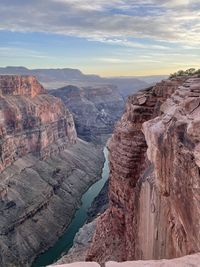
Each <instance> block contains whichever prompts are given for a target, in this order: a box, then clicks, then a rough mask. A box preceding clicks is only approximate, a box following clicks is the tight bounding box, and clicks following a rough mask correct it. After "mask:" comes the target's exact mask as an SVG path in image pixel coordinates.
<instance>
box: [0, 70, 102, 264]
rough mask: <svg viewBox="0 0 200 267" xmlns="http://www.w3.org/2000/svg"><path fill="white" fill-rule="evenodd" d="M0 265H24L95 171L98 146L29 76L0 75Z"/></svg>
mask: <svg viewBox="0 0 200 267" xmlns="http://www.w3.org/2000/svg"><path fill="white" fill-rule="evenodd" d="M0 115H1V120H0V156H1V160H0V170H1V173H0V266H6V267H7V266H8V267H10V266H30V263H31V262H32V260H33V259H34V257H35V256H36V255H38V254H39V253H41V252H42V251H43V250H45V249H46V248H47V247H49V246H50V245H52V244H53V243H54V242H55V241H56V240H57V238H58V237H59V236H60V235H61V234H62V232H63V230H64V229H65V228H66V226H67V225H68V224H69V223H70V221H71V218H72V216H73V214H74V211H75V210H76V208H77V206H78V205H79V204H80V199H81V195H82V194H83V192H84V191H85V190H86V189H87V188H88V187H89V186H90V185H91V184H92V183H93V182H94V181H96V180H97V179H99V178H100V176H101V169H102V166H103V162H104V158H103V153H102V150H101V149H100V148H99V147H97V146H94V145H92V144H88V143H87V142H85V141H82V140H80V139H78V138H77V134H76V130H75V127H74V121H73V117H72V115H71V113H70V112H69V111H68V110H67V109H66V107H65V105H64V104H63V102H62V101H61V100H60V99H59V98H56V97H54V96H51V95H48V94H47V93H46V91H45V90H44V88H43V87H42V86H41V85H40V84H39V83H38V82H37V80H36V79H35V78H34V77H32V76H12V75H11V76H9V75H2V76H0Z"/></svg>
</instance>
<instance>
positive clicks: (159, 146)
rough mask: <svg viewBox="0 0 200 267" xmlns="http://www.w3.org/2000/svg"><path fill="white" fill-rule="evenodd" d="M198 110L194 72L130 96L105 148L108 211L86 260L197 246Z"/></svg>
mask: <svg viewBox="0 0 200 267" xmlns="http://www.w3.org/2000/svg"><path fill="white" fill-rule="evenodd" d="M199 114H200V78H197V77H190V78H175V79H171V80H166V81H163V82H161V83H158V84H157V85H156V86H154V87H151V88H148V89H146V90H143V91H140V92H138V93H137V94H135V95H133V96H131V97H129V98H128V101H127V104H126V109H125V112H124V114H123V116H122V118H121V120H120V121H119V122H118V123H117V125H116V127H115V130H114V133H113V135H112V138H111V140H110V142H109V145H108V148H109V151H110V155H109V161H110V177H109V208H108V209H107V210H106V212H105V213H104V214H103V215H101V217H100V219H99V220H98V222H97V228H96V232H95V235H94V237H93V242H92V246H91V247H90V249H89V251H88V254H87V258H86V259H87V260H88V261H91V260H92V261H93V260H94V261H97V262H99V263H103V262H106V261H109V260H114V261H128V260H140V259H162V258H175V257H179V256H183V255H187V254H191V253H195V252H199V251H200V219H199V218H200V205H199V200H200V172H199V167H200V156H199V155H200V154H199V153H200V136H199V131H200V129H199V126H200V122H199ZM119 266H121V265H119ZM122 266H123V265H122ZM131 266H132V265H131ZM133 266H134V265H133ZM136 266H137V265H136ZM158 266H159V265H158ZM173 266H174V265H173Z"/></svg>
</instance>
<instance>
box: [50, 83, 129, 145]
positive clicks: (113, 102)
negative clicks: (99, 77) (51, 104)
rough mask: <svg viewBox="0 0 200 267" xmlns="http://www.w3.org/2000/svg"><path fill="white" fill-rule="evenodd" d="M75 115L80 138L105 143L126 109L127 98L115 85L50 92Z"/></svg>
mask: <svg viewBox="0 0 200 267" xmlns="http://www.w3.org/2000/svg"><path fill="white" fill-rule="evenodd" d="M50 93H51V94H52V95H54V96H56V97H60V98H61V99H62V100H63V102H64V103H65V105H66V106H67V107H68V108H69V110H70V111H71V112H72V114H73V116H74V121H75V125H76V130H77V134H78V136H79V137H80V138H81V139H83V140H85V141H88V142H94V143H99V144H105V143H106V141H107V139H108V137H109V136H110V135H111V134H112V132H113V128H114V124H115V123H116V122H117V121H118V120H119V119H120V117H121V115H122V113H123V109H124V99H123V98H122V96H121V95H120V94H119V92H118V91H117V88H116V87H115V86H111V85H110V86H108V85H101V86H93V87H76V86H66V87H63V88H60V89H56V90H51V91H50Z"/></svg>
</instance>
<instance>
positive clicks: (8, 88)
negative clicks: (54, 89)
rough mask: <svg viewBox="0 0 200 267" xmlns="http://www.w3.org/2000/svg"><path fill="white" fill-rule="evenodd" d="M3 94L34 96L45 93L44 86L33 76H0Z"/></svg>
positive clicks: (0, 87)
mask: <svg viewBox="0 0 200 267" xmlns="http://www.w3.org/2000/svg"><path fill="white" fill-rule="evenodd" d="M0 92H1V95H4V96H6V95H25V96H31V97H34V96H36V95H38V94H43V93H45V90H44V88H43V87H42V86H41V84H39V82H38V81H37V80H36V79H35V77H33V76H14V75H1V76H0Z"/></svg>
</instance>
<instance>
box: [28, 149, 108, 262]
mask: <svg viewBox="0 0 200 267" xmlns="http://www.w3.org/2000/svg"><path fill="white" fill-rule="evenodd" d="M104 154H105V157H106V158H107V154H108V151H107V149H104ZM88 164H89V162H88ZM108 174H109V168H108V161H107V160H106V161H105V162H104V167H103V170H102V179H100V180H99V181H97V182H96V183H94V184H93V185H92V186H90V187H88V188H89V189H88V190H87V191H86V192H85V193H84V194H83V195H82V198H81V205H80V207H79V208H78V210H77V211H76V213H75V216H74V217H73V219H72V221H71V223H70V225H69V226H68V227H67V229H66V230H65V231H64V232H63V234H62V236H61V237H60V238H59V239H58V241H57V242H56V243H54V245H53V246H52V247H51V248H49V249H48V250H47V251H46V252H44V253H43V254H41V255H40V256H39V257H37V259H36V260H35V261H34V262H33V264H32V267H41V266H46V265H49V264H52V263H53V262H55V261H56V260H58V259H59V258H60V257H61V256H62V254H64V253H67V252H68V250H69V249H70V248H71V247H72V245H73V240H74V237H75V235H76V233H77V232H78V231H79V229H80V228H81V227H82V226H83V225H84V223H85V221H86V220H87V211H88V208H89V207H90V205H91V203H92V201H93V200H94V198H95V197H96V196H97V195H98V194H99V192H100V191H101V189H102V187H103V186H104V184H105V182H106V180H107V179H108Z"/></svg>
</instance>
